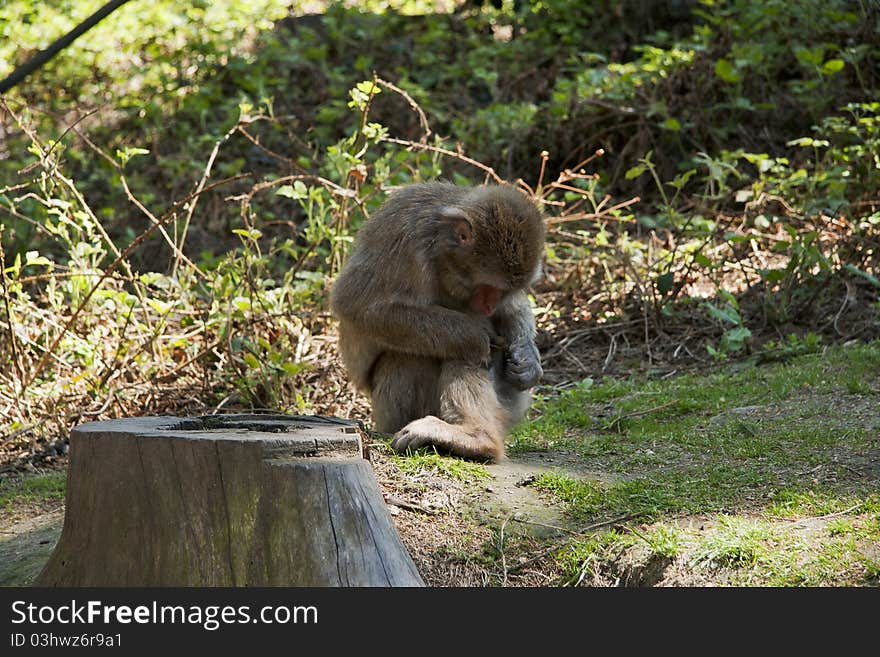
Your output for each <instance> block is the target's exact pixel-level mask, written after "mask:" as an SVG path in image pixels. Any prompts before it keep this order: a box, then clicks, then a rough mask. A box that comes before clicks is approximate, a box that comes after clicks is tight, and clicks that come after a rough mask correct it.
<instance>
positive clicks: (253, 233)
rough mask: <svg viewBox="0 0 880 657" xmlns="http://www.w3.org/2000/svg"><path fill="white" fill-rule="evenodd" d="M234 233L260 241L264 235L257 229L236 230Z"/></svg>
mask: <svg viewBox="0 0 880 657" xmlns="http://www.w3.org/2000/svg"><path fill="white" fill-rule="evenodd" d="M232 232H233V233H235V234H236V235H240V236H241V237H245V238H247V239H251V240H258V239H260V238H261V237H262V236H263V233H262V232H260V231H259V230H257V229H256V228H235V229H233V231H232Z"/></svg>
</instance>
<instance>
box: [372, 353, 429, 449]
mask: <svg viewBox="0 0 880 657" xmlns="http://www.w3.org/2000/svg"><path fill="white" fill-rule="evenodd" d="M439 378H440V363H439V361H437V360H436V359H433V358H424V357H419V356H407V355H406V354H398V353H391V352H386V353H384V354H382V356H380V358H379V360H378V361H377V363H376V364H375V365H374V366H373V376H372V389H371V391H370V400H371V403H372V407H373V427H374V428H375V429H376V431H381V432H382V433H394V432H395V431H398V430H399V429H401V428H402V427H403V426H405V425H406V424H407V423H409V422H411V421H413V420H415V419H418V418H422V417H425V416H426V415H432V414H437V413H439V412H440V401H439V394H438V391H437V384H438V380H439Z"/></svg>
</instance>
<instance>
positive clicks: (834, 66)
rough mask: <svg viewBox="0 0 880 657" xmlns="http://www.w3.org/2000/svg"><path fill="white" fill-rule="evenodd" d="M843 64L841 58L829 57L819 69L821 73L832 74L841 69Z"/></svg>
mask: <svg viewBox="0 0 880 657" xmlns="http://www.w3.org/2000/svg"><path fill="white" fill-rule="evenodd" d="M843 66H844V63H843V60H842V59H829V60H828V61H827V62H825V63H824V64H822V68H821V69H819V70H820V71H821V72H822V75H834V74H835V73H839V72H840V71H841V70H843Z"/></svg>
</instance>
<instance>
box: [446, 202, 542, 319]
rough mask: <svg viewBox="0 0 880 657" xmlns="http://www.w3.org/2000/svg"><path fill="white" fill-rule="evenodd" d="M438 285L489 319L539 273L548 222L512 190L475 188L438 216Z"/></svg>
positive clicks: (464, 305) (473, 310)
mask: <svg viewBox="0 0 880 657" xmlns="http://www.w3.org/2000/svg"><path fill="white" fill-rule="evenodd" d="M440 219H441V226H442V231H443V233H444V235H445V239H443V240H441V242H442V245H443V246H442V252H441V263H439V264H440V265H441V267H440V271H441V276H440V284H441V286H442V287H443V288H444V292H445V293H446V294H448V295H449V296H451V297H452V298H453V299H455V300H456V301H457V302H458V303H460V304H461V305H462V307H463V309H464V308H465V307H466V308H467V309H468V310H470V311H472V312H476V313H478V314H481V315H486V316H490V315H492V313H494V312H495V308H496V307H497V306H498V304H499V303H501V301H502V299H503V298H504V297H505V296H506V295H507V294H510V293H511V292H514V291H516V290H523V289H525V288H527V287H528V286H529V285H530V284H531V283H532V282H533V281H535V280H536V279H537V278H538V277H539V276H540V273H541V269H540V267H541V257H542V254H543V251H544V235H545V226H544V218H543V217H542V216H541V213H540V212H539V211H538V209H537V208H536V207H535V206H534V205H533V204H532V203H531V202H530V201H529V200H528V199H527V198H526V197H525V196H524V195H523V194H522V193H520V192H519V191H517V190H516V189H515V188H513V187H505V186H483V187H475V188H473V189H471V190H468V192H467V193H466V194H465V195H464V196H463V197H462V198H461V199H460V200H459V201H458V202H457V203H455V204H450V205H446V206H444V207H443V208H442V209H441V211H440Z"/></svg>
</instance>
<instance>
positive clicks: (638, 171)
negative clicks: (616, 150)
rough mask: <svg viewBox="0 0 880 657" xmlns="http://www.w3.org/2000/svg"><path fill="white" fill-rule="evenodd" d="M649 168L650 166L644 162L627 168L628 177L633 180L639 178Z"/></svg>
mask: <svg viewBox="0 0 880 657" xmlns="http://www.w3.org/2000/svg"><path fill="white" fill-rule="evenodd" d="M647 169H648V167H646V166H645V165H644V164H637V165H635V166H634V167H632V168H631V169H628V170H627V172H626V179H627V180H633V179H634V178H638V177H639V176H641V175H642V174H643V173H645V171H647Z"/></svg>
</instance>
